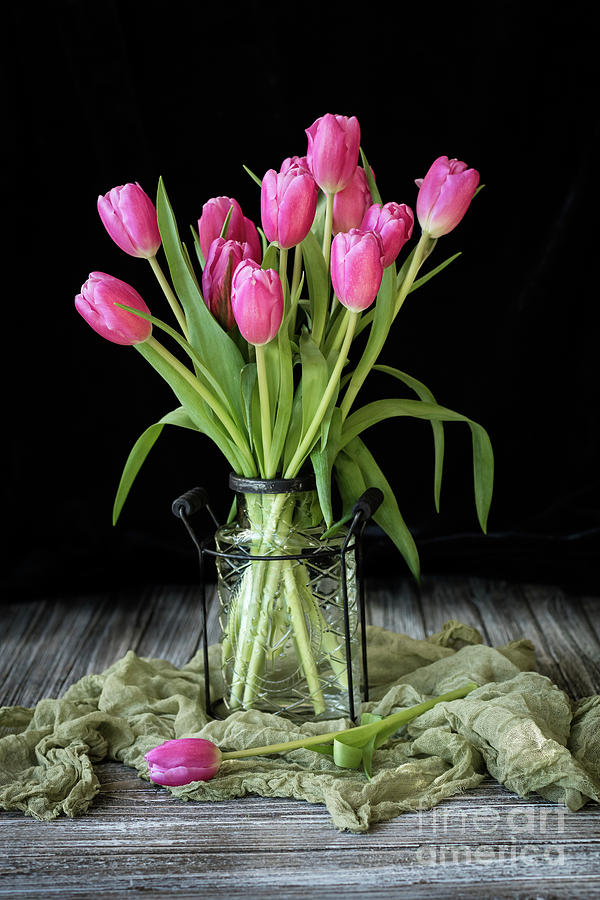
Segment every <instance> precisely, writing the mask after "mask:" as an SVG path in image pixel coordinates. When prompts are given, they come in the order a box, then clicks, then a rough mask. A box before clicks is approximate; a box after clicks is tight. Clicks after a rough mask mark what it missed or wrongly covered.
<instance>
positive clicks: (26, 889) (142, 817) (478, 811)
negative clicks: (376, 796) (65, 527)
mask: <svg viewBox="0 0 600 900" xmlns="http://www.w3.org/2000/svg"><path fill="white" fill-rule="evenodd" d="M451 618H452V619H459V620H461V621H463V622H466V623H467V624H470V625H473V626H474V627H475V628H478V629H479V630H480V631H481V633H482V636H483V638H484V640H485V641H486V642H487V643H490V644H493V645H501V644H505V643H506V642H507V641H510V640H515V639H517V638H520V637H529V638H530V639H531V640H532V641H533V642H534V644H535V646H536V650H537V652H538V660H539V669H540V671H542V672H543V673H544V674H547V675H548V676H549V677H551V678H552V679H553V680H554V681H556V683H557V684H559V685H560V686H561V687H562V688H563V689H565V690H567V691H568V692H569V693H570V695H571V696H573V697H575V698H577V697H582V696H587V695H590V694H594V693H598V692H600V639H599V632H600V628H599V623H600V598H597V597H570V596H568V595H567V594H565V593H564V592H563V591H562V590H561V589H560V588H556V587H541V586H537V585H514V584H507V583H503V582H498V581H488V580H486V579H480V578H463V579H461V578H451V579H433V578H432V579H424V581H423V584H422V586H421V588H420V589H417V588H416V587H415V586H414V585H413V584H412V583H411V582H409V581H406V580H403V579H399V580H398V583H397V584H386V585H382V584H376V583H374V584H371V585H369V586H368V621H369V622H370V623H372V624H376V625H381V626H384V627H387V628H393V629H394V630H397V631H403V632H405V633H407V634H410V635H411V636H413V637H418V638H422V637H425V636H426V635H427V634H430V633H431V632H433V631H437V630H439V628H440V627H441V625H442V624H443V622H444V621H446V620H448V619H451ZM216 636H217V620H216V610H215V605H214V604H212V605H211V613H210V616H209V640H215V639H216ZM200 637H201V635H200V616H199V592H198V589H197V587H196V586H193V585H192V586H178V585H173V586H169V585H166V586H160V587H148V588H145V589H142V590H139V591H137V592H123V593H119V592H115V593H114V594H110V595H106V594H104V595H97V596H88V597H82V598H80V599H77V600H75V599H69V600H67V599H60V598H58V599H53V600H39V601H36V602H30V603H21V604H15V605H14V606H7V607H4V608H3V611H2V620H1V630H0V702H2V704H5V705H13V704H22V705H25V706H27V705H33V704H34V703H35V702H37V700H39V699H40V698H41V697H43V696H60V695H61V693H62V692H64V690H65V689H66V688H67V687H68V686H69V685H70V684H71V683H72V682H73V681H75V680H76V679H77V678H79V677H81V676H82V675H83V674H85V673H87V672H94V671H101V670H102V669H104V668H106V667H107V666H108V665H110V664H111V663H112V662H114V661H115V660H116V659H118V658H119V657H120V656H122V655H123V653H124V652H125V651H126V650H128V649H133V650H134V651H135V652H136V653H138V654H139V655H142V656H159V657H163V658H166V659H169V660H170V661H171V662H173V663H175V664H176V665H181V664H183V663H185V662H186V661H187V660H188V659H189V658H190V657H191V656H192V655H193V653H194V652H195V651H196V650H197V648H198V646H199V642H200ZM97 772H98V776H99V778H100V781H101V791H100V793H99V794H98V796H97V798H96V800H95V803H94V805H93V807H92V808H91V809H90V810H89V811H88V813H87V814H86V815H84V816H82V817H81V818H78V819H75V820H70V819H58V820H55V821H53V822H49V823H40V822H37V821H35V820H33V819H30V818H25V817H23V816H22V815H20V814H19V813H0V850H1V851H2V854H1V857H0V896H3V897H4V896H5V897H31V898H38V897H57V898H59V897H60V898H86V897H90V898H91V897H97V896H102V897H103V898H113V897H114V898H122V897H123V896H124V895H126V896H127V897H132V898H133V897H149V896H150V897H152V896H154V897H171V896H175V895H177V897H178V898H180V900H183V898H188V897H190V898H191V897H199V896H203V897H207V898H210V900H212V898H242V897H243V898H249V897H257V898H258V897H263V898H270V897H277V898H281V897H284V898H288V897H289V898H296V897H298V898H300V897H302V898H305V897H306V896H307V893H308V894H310V893H311V892H314V893H315V895H316V894H317V893H318V894H319V895H320V896H321V897H324V898H334V897H335V898H339V897H340V896H345V897H352V898H354V897H366V896H367V894H369V893H370V892H371V891H375V890H376V891H377V896H378V897H380V898H385V900H387V898H393V897H399V896H402V897H407V898H428V900H437V898H448V897H465V898H475V897H486V898H488V897H489V898H495V897H498V898H500V897H501V898H521V900H523V898H534V897H535V898H538V897H543V898H551V897H557V898H563V897H564V898H574V900H578V898H594V897H598V898H600V807H599V806H598V805H597V804H588V805H587V806H585V807H584V808H583V809H582V810H580V811H579V812H578V813H568V812H567V811H566V810H565V809H564V808H562V807H558V806H556V805H555V804H551V803H547V802H546V801H544V800H542V799H528V800H522V799H520V798H519V797H517V796H516V795H514V794H511V793H510V792H509V791H507V790H505V789H504V788H503V787H502V786H500V785H498V784H496V782H494V781H493V780H492V779H488V780H486V781H485V782H484V783H483V784H482V785H481V786H480V787H479V788H478V789H477V790H476V791H471V792H469V793H467V794H464V795H461V796H460V797H458V798H454V799H453V800H451V801H448V802H446V803H443V804H441V805H440V806H438V807H436V809H434V810H429V811H423V812H419V813H410V814H405V815H402V816H400V817H399V818H397V819H395V820H393V821H391V822H387V823H384V824H381V825H377V826H374V827H373V828H372V830H371V831H370V832H369V833H368V834H366V835H356V834H346V833H340V832H338V831H336V830H335V829H334V828H333V827H332V826H331V823H330V819H329V815H328V813H327V810H326V809H325V808H324V807H322V806H316V805H311V804H307V803H302V802H296V801H289V800H266V799H263V798H258V797H248V798H244V799H241V800H236V801H231V802H225V803H219V804H210V803H206V804H204V803H195V802H187V803H184V802H181V801H179V800H176V799H175V798H174V797H172V796H171V795H170V794H169V793H168V792H167V791H165V790H163V789H161V788H159V787H157V786H155V785H151V784H148V783H147V782H143V781H141V780H140V779H139V778H138V777H137V775H136V774H135V772H133V771H132V770H131V769H127V768H126V767H125V766H122V765H119V764H116V763H105V764H102V765H99V766H98V767H97Z"/></svg>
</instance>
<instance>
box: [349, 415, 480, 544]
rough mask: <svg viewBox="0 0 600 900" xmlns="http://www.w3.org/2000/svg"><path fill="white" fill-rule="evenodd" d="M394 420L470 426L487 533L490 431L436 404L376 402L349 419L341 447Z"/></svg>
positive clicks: (477, 497) (477, 492)
mask: <svg viewBox="0 0 600 900" xmlns="http://www.w3.org/2000/svg"><path fill="white" fill-rule="evenodd" d="M394 416H411V417H414V418H418V419H428V420H430V421H432V420H434V421H438V422H465V423H466V424H467V425H468V426H469V428H470V429H471V436H472V440H473V476H474V486H475V506H476V508H477V517H478V519H479V524H480V525H481V529H482V531H484V532H485V531H486V529H487V517H488V513H489V509H490V504H491V502H492V490H493V483H494V455H493V451H492V445H491V443H490V439H489V436H488V433H487V431H486V430H485V429H484V428H483V427H482V426H481V425H478V424H477V422H473V421H472V420H471V419H468V418H467V417H466V416H463V415H461V414H460V413H457V412H454V411H453V410H451V409H447V408H446V407H444V406H438V405H437V404H436V403H429V402H426V401H423V400H375V401H374V402H373V403H368V404H367V405H366V406H363V407H362V408H361V409H359V410H357V411H356V412H354V413H352V415H350V416H348V418H347V419H346V421H345V423H344V428H343V430H342V437H341V445H342V447H343V446H344V445H345V443H346V442H350V441H352V439H353V438H355V437H356V436H357V435H359V434H361V432H363V431H364V430H365V428H370V427H371V425H375V424H377V422H381V421H383V420H384V419H389V418H391V417H394Z"/></svg>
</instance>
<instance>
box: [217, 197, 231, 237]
mask: <svg viewBox="0 0 600 900" xmlns="http://www.w3.org/2000/svg"><path fill="white" fill-rule="evenodd" d="M232 215H233V203H232V204H231V206H230V207H229V209H228V210H227V215H226V216H225V221H224V222H223V225H222V226H221V234H220V235H219V237H222V238H223V239H224V240H227V232H228V231H229V223H230V222H231V216H232Z"/></svg>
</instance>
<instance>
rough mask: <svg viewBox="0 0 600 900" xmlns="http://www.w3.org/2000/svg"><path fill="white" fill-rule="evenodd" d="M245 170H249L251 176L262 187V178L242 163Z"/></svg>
mask: <svg viewBox="0 0 600 900" xmlns="http://www.w3.org/2000/svg"><path fill="white" fill-rule="evenodd" d="M242 168H243V170H244V172H247V173H248V175H249V176H250V178H251V179H252V180H253V181H255V182H256V183H257V185H258V186H259V187H262V178H259V177H258V175H255V174H254V172H253V171H252V169H249V168H248V166H244V165H242Z"/></svg>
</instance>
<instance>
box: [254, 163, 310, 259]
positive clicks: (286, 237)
mask: <svg viewBox="0 0 600 900" xmlns="http://www.w3.org/2000/svg"><path fill="white" fill-rule="evenodd" d="M317 195H318V189H317V185H316V183H315V179H314V178H313V177H312V175H311V174H310V172H307V171H304V170H303V169H301V168H300V167H299V166H294V165H292V166H290V167H289V168H288V170H287V172H285V173H281V172H280V173H279V174H277V172H276V171H275V169H269V171H268V172H267V173H266V175H265V177H264V178H263V180H262V187H261V190H260V213H261V218H262V226H263V231H264V232H265V235H266V236H267V240H269V241H277V242H278V243H279V246H280V247H281V248H282V249H283V250H289V249H290V247H295V246H296V244H299V243H301V241H303V240H304V238H305V237H306V235H307V234H308V232H309V231H310V227H311V225H312V223H313V221H314V218H315V213H316V211H317Z"/></svg>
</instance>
